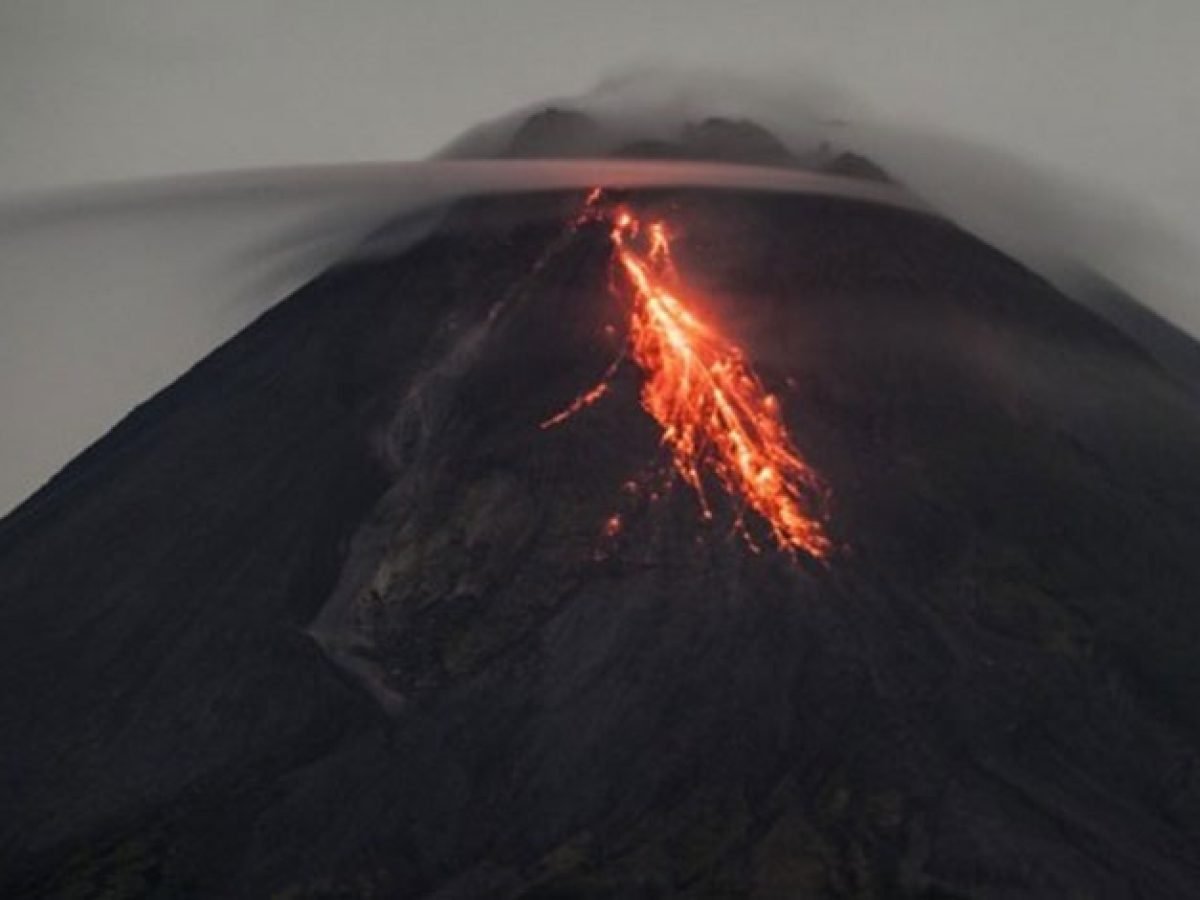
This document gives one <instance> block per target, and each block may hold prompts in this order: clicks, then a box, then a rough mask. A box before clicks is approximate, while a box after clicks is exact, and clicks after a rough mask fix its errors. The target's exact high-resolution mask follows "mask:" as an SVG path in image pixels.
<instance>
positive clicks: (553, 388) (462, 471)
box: [0, 192, 1200, 897]
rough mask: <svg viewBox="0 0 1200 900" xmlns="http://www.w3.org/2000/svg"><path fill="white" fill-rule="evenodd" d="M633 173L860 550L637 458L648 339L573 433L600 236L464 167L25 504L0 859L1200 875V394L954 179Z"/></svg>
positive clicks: (603, 339) (608, 305)
mask: <svg viewBox="0 0 1200 900" xmlns="http://www.w3.org/2000/svg"><path fill="white" fill-rule="evenodd" d="M632 199H633V202H636V203H637V204H638V205H639V208H645V209H648V210H657V211H660V212H661V213H662V214H663V215H665V216H667V217H669V218H670V219H671V221H673V222H678V223H680V224H681V228H682V231H683V234H682V236H681V238H680V239H679V243H680V260H679V262H680V265H681V267H682V269H683V270H684V271H685V272H686V273H687V275H688V277H689V279H690V280H691V281H692V282H693V283H694V284H695V285H696V286H697V289H698V290H701V291H702V293H703V295H704V296H705V297H706V298H708V304H709V307H710V308H709V309H708V310H707V312H708V314H710V315H711V316H712V317H713V318H714V319H715V320H717V321H720V322H721V323H722V324H723V326H724V327H725V328H726V329H727V331H728V332H729V333H730V334H732V335H734V336H735V337H736V338H737V340H738V341H739V342H740V343H742V344H743V345H744V346H745V347H746V348H747V349H748V351H749V353H750V356H751V357H752V358H753V360H754V362H755V364H756V366H757V367H758V370H759V372H760V373H761V375H762V377H763V378H764V380H765V381H766V382H767V383H768V385H769V386H771V387H772V389H774V390H777V391H778V392H779V396H780V399H781V402H782V404H783V407H784V413H785V416H786V418H787V421H788V422H789V424H790V425H791V427H792V429H793V432H794V434H795V437H796V440H797V442H798V444H799V445H800V447H801V449H802V450H803V451H804V453H805V455H806V457H807V458H809V459H810V460H811V461H812V463H813V465H814V466H815V467H816V468H817V469H818V470H819V471H820V472H821V473H822V475H823V477H824V478H825V479H826V480H827V482H828V483H829V484H830V486H831V487H832V490H833V501H832V507H831V521H830V527H831V530H832V533H833V535H834V537H835V539H836V540H837V542H838V544H839V546H840V548H841V549H840V551H839V552H838V553H837V554H835V556H834V557H833V558H832V559H831V560H830V562H829V564H828V565H827V566H821V565H818V564H814V563H808V562H805V561H803V560H801V561H799V562H796V561H792V560H789V559H788V558H786V557H783V556H781V555H779V554H777V553H775V552H773V551H766V552H763V553H761V554H757V555H756V554H753V553H750V552H748V551H747V549H746V547H745V545H744V543H743V542H742V541H740V540H739V539H738V538H737V536H736V535H735V534H733V533H732V517H733V512H734V511H733V510H731V509H729V508H727V507H723V506H720V505H718V507H717V509H716V510H715V512H716V516H715V520H714V522H713V523H711V524H705V523H704V522H703V521H702V520H701V518H700V516H699V515H698V509H697V506H696V502H695V500H694V498H693V497H692V496H691V495H690V494H689V493H688V492H687V491H685V490H683V489H682V488H681V487H679V486H678V485H677V486H675V487H674V488H672V489H670V490H668V491H666V492H665V494H664V495H663V497H662V498H661V499H660V500H658V501H657V502H650V501H648V500H646V499H645V498H644V497H642V496H641V495H637V496H633V497H631V496H630V495H629V494H628V492H626V491H625V490H624V489H623V485H625V484H626V482H628V481H630V480H634V481H637V480H638V479H641V478H643V477H645V476H646V475H647V473H652V472H655V471H658V470H660V469H661V468H662V466H663V465H664V459H663V455H662V450H661V448H660V446H659V438H660V436H659V434H658V433H657V431H656V428H655V426H654V423H653V421H652V420H651V419H650V418H649V417H648V416H646V415H645V413H644V412H643V411H642V410H641V408H640V405H639V401H638V391H639V387H640V379H639V376H638V373H637V372H636V371H635V370H634V369H632V367H630V366H623V367H621V368H620V369H618V372H617V376H616V377H615V379H614V382H613V387H612V391H611V396H610V397H608V398H607V399H606V400H604V401H603V402H602V403H599V404H597V405H595V406H594V407H591V408H589V409H587V410H585V411H584V412H581V413H580V414H578V415H577V416H576V417H574V418H573V419H571V420H570V421H568V422H567V423H565V424H564V425H562V426H560V427H558V428H555V429H551V430H543V429H541V428H539V427H538V423H539V422H541V421H543V420H544V419H545V418H546V417H547V416H549V415H551V414H553V413H554V412H556V411H558V410H560V409H562V408H563V407H564V406H565V405H566V404H567V403H569V402H570V400H571V398H572V397H574V396H576V395H577V394H578V393H579V392H580V391H581V390H584V389H586V388H587V387H588V386H589V385H590V384H592V383H593V382H594V381H595V379H596V378H597V377H598V375H599V374H600V373H601V372H602V371H603V370H604V369H605V367H606V366H607V365H608V363H609V362H610V360H611V359H612V356H613V353H614V344H613V340H612V338H611V337H609V336H608V333H607V331H606V326H610V325H611V326H613V327H614V329H616V330H617V331H618V332H619V330H620V328H621V327H622V321H623V319H622V311H621V309H620V305H619V303H617V301H615V300H614V298H613V297H611V296H610V295H609V294H608V292H607V291H606V289H605V285H606V281H607V275H606V269H607V260H608V246H607V239H606V235H605V232H604V229H603V227H601V226H584V227H583V228H580V229H579V230H578V232H576V233H574V234H573V235H572V234H570V233H567V232H566V231H565V224H566V222H567V221H568V220H569V218H570V217H571V216H572V215H573V214H574V211H575V210H576V209H577V208H578V204H579V203H580V202H581V198H579V197H540V198H538V197H506V198H498V199H494V200H489V201H473V202H469V203H464V204H462V205H460V206H459V207H458V208H457V209H456V210H455V212H454V213H453V215H451V216H450V217H449V218H448V219H447V222H446V224H445V226H444V227H443V228H442V229H441V230H440V231H438V232H437V233H436V234H434V235H432V236H431V237H430V238H428V239H427V240H425V241H423V242H422V243H420V244H418V245H417V246H416V247H414V248H413V249H411V250H409V251H407V252H405V253H404V254H403V255H401V256H399V257H398V258H394V259H388V260H384V261H375V262H367V263H359V264H355V265H351V266H346V267H342V268H340V269H337V270H335V271H333V272H330V273H329V274H327V275H326V276H324V277H322V278H321V279H319V280H318V281H316V282H314V283H313V284H312V285H310V286H309V287H307V288H305V289H304V290H302V291H301V292H299V293H298V294H297V295H296V296H294V297H292V298H290V299H289V300H287V301H286V302H285V303H283V304H281V306H280V307H278V308H277V309H276V310H274V311H273V312H272V313H270V314H268V315H267V316H265V317H264V318H263V319H262V320H260V321H259V322H257V323H256V324H255V325H254V326H253V327H252V328H250V329H248V330H247V331H246V332H245V333H243V334H242V335H240V336H239V337H238V338H236V339H235V340H234V341H232V342H230V343H229V344H228V345H226V346H225V347H223V348H221V349H220V350H218V351H217V352H216V353H215V354H213V356H211V357H210V358H209V359H208V360H206V361H205V362H204V363H202V364H201V365H200V366H198V367H197V368H196V369H195V370H193V371H192V372H190V373H188V374H187V375H186V376H185V377H184V378H183V379H181V380H180V381H179V382H178V383H177V384H176V385H174V386H172V387H171V388H169V389H168V390H167V391H165V392H163V394H161V395H160V396H159V397H157V398H156V399H155V400H153V401H152V402H151V403H149V404H147V406H146V407H144V408H142V409H141V410H139V411H138V412H136V413H135V414H134V415H133V416H132V417H130V419H128V420H127V421H126V422H124V423H122V424H121V425H120V426H118V428H116V429H115V430H114V431H113V433H112V434H110V435H109V436H107V437H106V438H105V439H104V440H102V441H101V442H99V443H98V444H97V445H96V446H95V447H94V448H92V449H91V450H90V451H88V453H86V454H84V456H83V457H81V458H80V459H79V460H77V461H76V462H75V463H73V464H72V466H71V467H69V468H68V470H66V471H65V472H64V473H63V474H62V475H61V476H60V477H59V478H58V479H56V480H55V481H54V482H52V483H51V484H50V485H48V486H47V487H46V488H45V489H44V490H43V491H42V492H40V494H39V495H38V496H36V497H35V498H33V499H32V500H31V501H30V502H29V503H27V504H26V505H25V506H24V507H22V508H21V509H19V510H18V511H17V512H16V513H15V514H14V515H12V516H10V517H9V518H8V519H7V520H5V522H4V523H3V524H2V525H0V598H3V601H2V604H0V624H2V625H3V628H2V629H0V635H2V637H0V641H3V645H2V646H0V666H2V668H0V672H2V673H3V675H4V680H5V684H6V685H7V686H8V690H7V691H6V692H5V694H4V695H3V697H2V698H0V726H2V727H3V733H4V734H6V735H8V736H9V738H8V739H7V740H6V741H4V743H3V746H2V748H0V749H2V752H3V754H4V766H3V767H4V771H5V772H6V774H7V775H8V784H9V786H10V800H9V802H8V803H6V807H7V810H8V814H7V815H6V816H5V817H4V822H5V824H4V831H3V833H2V835H0V848H2V849H0V852H2V853H3V865H2V866H0V870H3V871H4V872H6V873H11V874H10V875H9V876H8V877H9V879H10V882H11V890H10V891H9V893H10V894H17V895H19V894H20V893H22V892H24V893H30V894H50V893H54V892H56V891H58V892H61V893H66V892H68V891H76V893H77V894H78V893H80V892H82V893H83V894H84V895H86V894H87V892H88V891H89V890H90V891H93V892H96V893H99V892H100V891H102V890H105V889H109V890H111V891H113V892H116V893H117V894H118V895H119V894H120V892H121V891H125V892H126V895H129V896H136V895H140V894H142V893H146V892H150V893H156V894H157V895H158V896H180V895H187V894H189V893H191V894H204V895H222V896H228V895H237V894H239V893H241V894H244V895H246V896H269V895H272V894H283V895H290V896H437V897H473V896H481V895H490V896H513V897H578V896H614V895H616V896H665V895H682V896H694V897H699V896H757V897H774V896H795V895H800V896H813V897H843V896H859V897H863V896H865V897H870V896H915V897H950V896H962V897H966V896H972V897H973V896H979V897H1000V896H1006V897H1008V896H1047V895H1070V894H1071V893H1072V892H1074V893H1076V894H1077V895H1083V896H1088V895H1098V896H1130V897H1132V896H1139V897H1176V896H1187V895H1189V894H1191V893H1195V892H1196V891H1197V889H1198V886H1200V852H1198V848H1197V844H1196V838H1197V833H1198V829H1200V795H1198V793H1197V785H1196V781H1195V774H1194V765H1193V761H1194V759H1195V750H1196V747H1197V745H1198V743H1197V742H1198V741H1200V681H1198V679H1200V663H1197V662H1196V661H1195V659H1194V654H1193V653H1192V648H1193V647H1194V646H1196V641H1197V639H1198V638H1200V612H1197V610H1196V609H1195V606H1194V603H1193V599H1194V597H1195V590H1196V586H1197V585H1200V558H1197V555H1196V554H1195V552H1194V551H1195V547H1197V546H1200V517H1198V515H1197V513H1196V510H1198V509H1200V471H1197V470H1196V467H1195V465H1194V460H1195V459H1196V458H1197V454H1198V453H1200V408H1198V407H1197V404H1196V401H1195V399H1194V398H1192V397H1190V396H1188V394H1187V393H1185V392H1184V391H1183V390H1182V389H1180V388H1179V387H1178V386H1177V385H1176V383H1175V382H1174V381H1173V380H1171V379H1170V378H1168V377H1167V376H1165V375H1164V374H1163V372H1162V371H1161V370H1160V369H1159V368H1158V366H1157V365H1156V364H1155V363H1154V362H1153V360H1151V359H1150V358H1149V357H1147V356H1145V355H1144V354H1143V353H1142V352H1141V351H1140V350H1138V349H1137V348H1136V346H1135V345H1134V344H1132V343H1131V342H1130V341H1128V340H1126V339H1125V338H1124V337H1123V336H1122V335H1121V334H1120V333H1119V332H1117V331H1115V330H1114V329H1113V328H1112V327H1111V326H1109V325H1107V324H1106V323H1104V322H1102V321H1101V320H1099V319H1097V318H1095V317H1093V316H1092V315H1091V314H1089V313H1087V312H1086V311H1084V310H1082V309H1081V308H1079V307H1077V306H1075V305H1073V304H1071V303H1070V302H1069V301H1067V300H1066V299H1065V298H1063V297H1062V296H1060V295H1059V294H1057V293H1056V292H1055V291H1054V290H1053V289H1052V288H1050V287H1049V286H1048V285H1047V284H1046V283H1044V282H1043V281H1041V280H1040V279H1038V278H1036V277H1034V276H1032V275H1031V274H1029V273H1028V272H1027V271H1025V270H1023V269H1021V268H1020V267H1019V266H1017V265H1016V264H1014V263H1012V262H1011V261H1009V260H1006V259H1005V258H1003V257H1001V256H1000V255H998V254H997V253H995V252H994V251H992V250H991V249H989V248H988V247H986V246H984V245H982V244H980V243H979V242H977V241H975V240H974V239H972V238H971V237H969V236H968V235H965V234H963V233H962V232H961V231H958V230H957V229H955V228H953V227H952V226H950V225H947V224H946V223H943V222H940V221H938V220H936V219H933V218H928V217H921V216H916V215H914V214H912V213H906V212H900V211H895V210H883V209H876V208H871V207H869V206H864V205H857V204H853V203H849V202H845V201H838V200H830V199H812V198H810V199H804V198H779V197H769V196H740V195H732V194H705V193H703V192H675V193H671V194H669V195H668V194H658V195H654V194H644V195H639V196H638V197H636V198H632ZM497 303H500V304H501V307H500V313H499V314H496V315H493V314H492V310H494V309H496V304H497ZM614 510H620V512H621V514H622V516H623V522H624V525H623V529H622V531H621V533H620V534H619V535H618V536H617V537H616V538H615V539H612V540H606V539H605V537H604V535H603V533H602V531H603V523H604V522H605V519H606V517H607V516H609V515H610V514H611V513H612V512H613V511H614ZM13 736H19V737H13ZM288 892H290V894H289V893H288Z"/></svg>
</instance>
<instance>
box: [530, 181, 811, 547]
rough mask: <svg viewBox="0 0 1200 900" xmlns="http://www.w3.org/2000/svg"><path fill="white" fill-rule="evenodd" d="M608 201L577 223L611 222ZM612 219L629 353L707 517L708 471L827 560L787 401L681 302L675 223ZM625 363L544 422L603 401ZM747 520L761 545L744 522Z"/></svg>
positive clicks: (790, 538) (777, 529)
mask: <svg viewBox="0 0 1200 900" xmlns="http://www.w3.org/2000/svg"><path fill="white" fill-rule="evenodd" d="M598 200H599V194H598V193H597V192H593V193H592V194H591V195H589V197H588V203H587V207H586V208H585V212H584V214H583V215H582V216H581V217H580V219H579V220H578V222H577V223H576V224H580V223H582V222H583V221H586V220H587V219H589V218H590V219H592V220H598V219H602V218H605V216H603V215H602V213H601V212H600V211H599V207H598V206H597V201H598ZM611 221H612V227H611V231H610V235H611V238H612V245H613V254H614V262H615V264H616V267H617V270H618V272H619V273H622V274H623V275H624V278H623V279H621V280H623V281H624V282H626V283H627V284H628V286H629V289H630V291H629V293H630V296H629V298H628V299H629V301H630V303H631V306H632V310H631V315H630V321H629V350H628V354H629V356H630V358H631V359H632V360H633V362H634V363H635V364H636V365H637V367H638V368H639V369H641V370H642V372H643V373H644V375H645V378H646V380H645V383H644V384H643V386H642V392H641V401H642V407H643V408H644V409H645V410H646V412H647V413H649V414H650V415H651V416H652V417H653V418H654V419H655V421H656V422H658V424H659V426H660V427H661V428H662V432H663V437H662V439H663V443H664V444H665V445H666V446H667V448H668V449H669V450H670V452H671V457H672V462H673V464H674V467H675V470H676V471H677V472H678V473H679V475H680V477H681V478H682V479H683V480H684V481H685V482H687V483H688V484H689V485H691V487H692V488H693V490H695V491H696V494H697V496H698V497H699V498H700V504H701V508H702V510H703V512H704V516H705V517H706V518H712V512H711V510H710V508H709V504H708V500H707V497H706V496H705V490H704V474H705V473H706V472H708V473H711V475H712V476H714V477H715V478H716V480H717V482H718V483H719V484H720V485H721V486H722V488H724V490H725V491H726V493H728V494H729V495H730V496H731V497H733V498H734V499H735V501H738V503H739V506H741V507H743V508H745V507H748V508H749V509H751V510H753V511H754V512H755V513H757V514H758V515H759V516H761V517H762V519H763V520H764V521H765V522H766V524H767V526H768V527H769V528H770V531H771V534H772V536H773V537H774V539H775V542H776V543H777V544H778V545H779V547H780V548H781V549H783V550H785V551H787V552H796V551H800V552H803V553H806V554H808V555H810V556H812V557H815V558H817V559H821V558H824V557H825V556H827V555H828V554H829V552H830V550H831V548H832V545H831V543H830V541H829V539H828V538H827V537H826V535H825V531H824V528H823V527H822V524H821V521H820V518H819V517H818V515H817V514H816V513H815V512H814V510H815V507H816V506H817V504H818V503H819V500H820V498H821V497H822V496H823V494H824V491H823V489H822V486H821V483H820V480H819V479H818V478H817V476H816V473H815V472H813V470H812V469H811V468H810V467H809V466H808V465H807V464H806V463H805V462H804V460H803V459H802V458H801V457H800V454H799V452H798V451H797V450H796V448H795V446H794V445H793V443H792V440H791V438H790V436H789V435H788V432H787V428H786V427H785V425H784V423H783V419H782V416H781V414H780V408H779V401H778V399H777V398H776V397H774V396H773V395H772V394H770V393H769V392H768V391H767V390H766V388H765V387H764V386H763V384H762V382H761V381H760V380H759V379H758V377H757V376H756V375H755V374H754V372H753V371H752V370H751V368H750V366H749V365H748V364H747V362H746V360H745V357H744V355H743V354H742V351H741V350H740V349H739V348H738V347H737V346H736V345H735V344H733V343H731V342H730V341H728V340H727V339H726V338H725V337H724V336H722V335H721V334H720V333H719V332H718V331H717V330H716V329H715V328H714V327H713V326H712V325H710V324H708V323H706V322H704V321H702V320H701V319H700V318H699V317H698V316H697V314H696V313H695V312H694V311H693V310H691V309H689V308H688V306H687V304H685V303H684V301H683V300H682V299H681V298H680V294H681V293H683V291H682V290H681V286H680V283H679V276H678V274H677V272H676V269H675V264H674V262H673V260H672V257H671V244H670V236H669V233H668V231H667V229H666V226H665V225H664V224H663V223H662V222H659V221H654V222H651V223H649V224H648V225H646V226H644V227H643V225H642V224H641V222H640V221H639V220H638V219H637V217H635V216H634V215H633V213H631V212H630V211H628V210H627V209H618V210H617V211H616V213H615V215H613V217H612V220H611ZM614 283H615V280H614ZM619 361H620V360H619V359H618V360H617V362H619ZM615 367H616V363H614V364H613V366H611V367H610V369H609V371H608V372H606V373H605V376H604V378H603V379H602V380H601V381H600V383H599V384H597V385H596V386H595V387H593V388H592V389H591V390H589V391H587V392H586V393H584V394H582V395H581V396H580V397H579V398H577V399H576V400H575V401H574V402H573V403H572V404H571V405H570V406H569V407H567V409H565V410H564V411H563V412H561V413H559V414H558V415H556V416H553V417H551V418H550V419H547V420H546V421H545V422H543V423H542V425H543V427H550V426H551V425H556V424H558V423H560V422H562V421H564V420H565V419H567V418H569V417H570V416H572V415H574V414H575V413H576V412H578V411H579V410H581V409H583V408H584V407H586V406H589V405H591V404H592V403H594V402H596V401H597V400H599V399H600V398H601V397H602V396H603V395H604V394H605V393H606V392H607V390H608V383H609V379H610V378H611V376H612V373H613V371H615ZM738 524H739V527H740V530H741V532H742V535H743V536H744V537H745V538H746V540H747V542H748V543H749V544H750V546H751V547H755V544H754V541H753V540H752V539H751V537H750V534H749V532H748V531H747V529H746V527H745V523H744V522H743V521H742V520H741V519H740V518H739V522H738ZM755 549H757V548H755Z"/></svg>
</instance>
